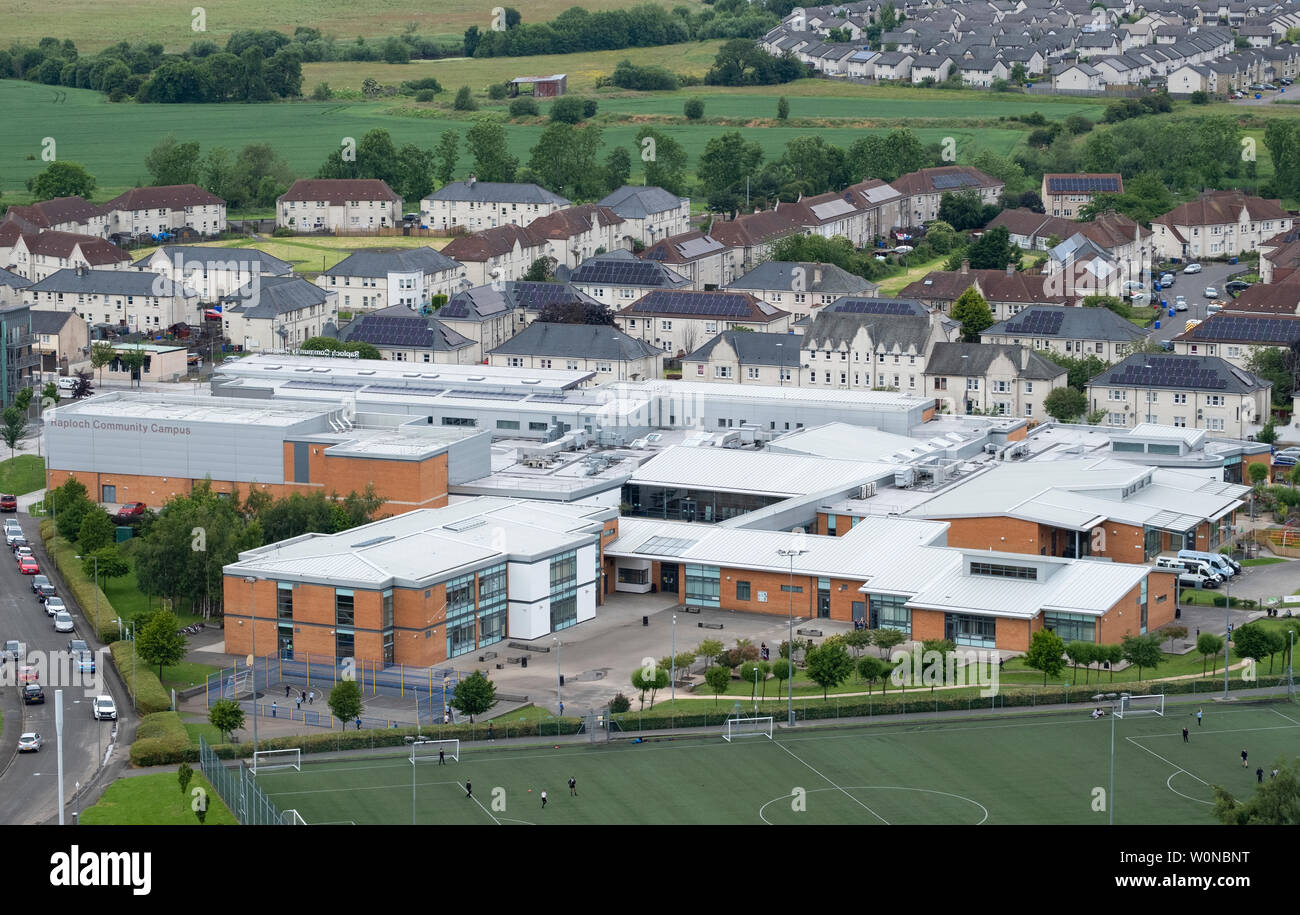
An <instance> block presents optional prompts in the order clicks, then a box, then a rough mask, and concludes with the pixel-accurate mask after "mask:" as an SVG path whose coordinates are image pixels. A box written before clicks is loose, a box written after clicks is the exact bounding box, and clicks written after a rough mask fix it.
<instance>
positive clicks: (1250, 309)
mask: <svg viewBox="0 0 1300 915" xmlns="http://www.w3.org/2000/svg"><path fill="white" fill-rule="evenodd" d="M1224 312H1225V313H1233V314H1248V315H1278V316H1283V317H1285V316H1287V315H1294V314H1300V276H1296V275H1295V274H1292V275H1290V276H1288V277H1287V278H1286V279H1284V280H1281V281H1280V282H1276V283H1271V284H1269V285H1263V284H1256V285H1254V286H1251V287H1249V288H1247V289H1246V290H1245V291H1243V292H1242V293H1241V294H1240V295H1238V296H1237V297H1236V298H1235V299H1229V300H1228V303H1227V306H1226V307H1225V308H1224Z"/></svg>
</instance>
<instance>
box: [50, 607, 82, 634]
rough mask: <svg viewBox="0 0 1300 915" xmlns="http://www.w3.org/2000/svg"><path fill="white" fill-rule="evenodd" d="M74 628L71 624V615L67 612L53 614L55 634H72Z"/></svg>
mask: <svg viewBox="0 0 1300 915" xmlns="http://www.w3.org/2000/svg"><path fill="white" fill-rule="evenodd" d="M76 628H77V627H76V624H75V623H73V622H72V614H71V613H69V612H68V611H67V610H64V611H63V612H62V613H56V614H54V631H55V632H74V631H75V630H76Z"/></svg>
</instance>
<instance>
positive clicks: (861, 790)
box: [257, 701, 1300, 825]
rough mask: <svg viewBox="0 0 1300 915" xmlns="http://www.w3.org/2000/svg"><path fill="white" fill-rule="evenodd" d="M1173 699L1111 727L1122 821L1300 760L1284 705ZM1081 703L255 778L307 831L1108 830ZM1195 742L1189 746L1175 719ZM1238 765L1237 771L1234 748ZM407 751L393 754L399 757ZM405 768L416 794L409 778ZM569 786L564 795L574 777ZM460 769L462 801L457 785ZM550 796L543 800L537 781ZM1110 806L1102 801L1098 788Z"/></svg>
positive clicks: (344, 763) (479, 753) (1158, 816)
mask: <svg viewBox="0 0 1300 915" xmlns="http://www.w3.org/2000/svg"><path fill="white" fill-rule="evenodd" d="M1203 707H1204V709H1205V718H1204V722H1203V724H1202V725H1201V726H1200V727H1198V726H1197V724H1196V718H1195V711H1196V708H1197V706H1195V705H1174V706H1170V707H1169V708H1167V710H1166V715H1165V717H1156V716H1150V717H1128V718H1124V719H1122V720H1115V721H1114V725H1115V794H1114V802H1115V822H1116V823H1126V824H1151V823H1157V824H1189V825H1191V824H1210V823H1212V822H1213V818H1212V816H1211V811H1212V804H1213V797H1214V795H1213V791H1212V788H1211V786H1212V785H1214V784H1221V785H1223V786H1225V787H1226V788H1228V789H1229V790H1230V791H1232V792H1233V793H1234V794H1235V795H1236V796H1237V797H1238V798H1244V797H1246V796H1248V795H1249V793H1250V792H1251V791H1252V790H1253V788H1254V786H1255V784H1256V776H1255V769H1256V767H1257V766H1263V767H1264V770H1265V778H1267V777H1268V773H1269V772H1270V771H1271V770H1272V768H1273V766H1274V764H1276V763H1277V762H1280V761H1281V759H1282V758H1283V757H1284V756H1295V755H1297V754H1300V709H1298V708H1297V705H1296V704H1295V703H1294V702H1283V701H1279V702H1234V703H1229V704H1218V703H1207V704H1206V705H1205V706H1203ZM1088 711H1090V710H1076V711H1071V712H1069V713H1060V714H1051V715H1035V716H1019V717H1005V718H997V719H986V720H981V719H958V720H946V721H930V722H925V723H920V722H918V723H914V724H910V725H909V724H897V725H872V726H865V727H858V728H840V729H817V730H812V729H802V728H801V729H796V730H794V731H789V730H786V729H784V728H778V729H777V731H776V733H775V739H768V738H767V737H764V736H758V737H748V738H744V739H737V740H733V741H731V742H727V741H724V740H722V738H721V736H720V735H719V736H711V737H703V736H700V737H695V736H692V737H689V738H676V739H669V738H666V737H662V738H653V737H651V738H649V739H647V740H646V742H644V743H633V742H632V741H630V740H626V739H624V740H614V741H608V742H606V741H601V742H597V743H592V744H588V743H565V744H560V745H559V747H558V748H557V747H553V746H551V745H547V746H527V747H522V746H492V745H483V744H475V745H473V746H472V748H471V747H470V746H469V745H467V744H461V749H460V760H459V762H453V761H451V760H450V759H449V760H448V763H447V765H445V766H439V765H438V763H437V760H436V758H433V759H432V760H431V761H421V762H420V763H419V764H418V765H417V766H416V767H414V771H413V767H412V765H411V762H410V759H409V756H408V755H407V754H409V750H398V749H395V750H394V755H393V756H389V757H375V756H365V757H360V756H359V757H355V758H349V759H344V760H338V759H335V760H331V761H320V760H315V761H313V760H312V759H311V757H310V756H307V755H305V756H303V758H302V768H301V771H296V770H293V769H280V770H272V771H264V772H262V773H261V774H259V775H258V777H257V780H258V782H259V784H260V785H261V787H262V789H263V790H264V791H265V792H266V793H267V794H268V795H269V796H270V797H271V799H272V800H273V801H274V802H275V803H276V804H277V805H278V806H279V807H280V808H281V809H282V810H287V809H290V808H293V809H296V810H297V811H298V813H299V814H300V815H301V816H302V817H303V819H304V820H305V821H306V822H307V823H308V824H313V823H315V824H321V823H340V822H343V823H349V822H355V823H357V824H404V823H411V822H412V805H413V801H414V817H415V819H414V821H415V822H416V823H419V824H438V825H473V824H483V825H492V824H499V825H518V824H530V825H531V824H543V823H557V824H627V823H646V824H651V823H653V824H696V823H698V824H712V823H722V824H731V823H742V824H755V825H761V824H764V823H768V824H773V825H778V824H809V825H811V824H828V825H842V824H879V825H883V824H968V825H976V824H1012V823H1028V824H1039V823H1041V824H1056V823H1061V824H1085V823H1090V824H1104V823H1106V822H1107V819H1108V811H1106V810H1105V809H1101V810H1095V809H1094V806H1095V805H1096V804H1097V801H1096V800H1095V798H1096V796H1097V795H1096V790H1097V789H1102V790H1104V789H1106V787H1107V784H1108V779H1109V771H1110V743H1111V725H1112V720H1111V719H1110V718H1103V719H1101V720H1093V719H1092V718H1090V717H1089V715H1088ZM1184 726H1186V727H1187V728H1188V729H1189V736H1190V741H1189V742H1188V743H1186V744H1185V743H1183V739H1182V728H1183V727H1184ZM1243 748H1245V749H1246V750H1248V752H1249V766H1248V767H1247V768H1243V767H1242V765H1241V751H1242V749H1243ZM398 754H401V755H398ZM413 775H414V791H413V789H412V776H413ZM570 776H572V777H574V778H575V779H576V780H577V789H578V797H570V795H569V789H568V779H569V777H570ZM466 779H468V780H470V781H471V782H472V784H473V797H472V798H469V797H467V796H466V792H465V788H464V783H465V781H466ZM543 790H545V791H546V792H547V794H548V804H547V807H546V809H545V810H543V809H542V806H541V792H542V791H543ZM1103 800H1104V798H1103Z"/></svg>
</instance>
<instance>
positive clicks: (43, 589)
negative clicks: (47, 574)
mask: <svg viewBox="0 0 1300 915" xmlns="http://www.w3.org/2000/svg"><path fill="white" fill-rule="evenodd" d="M58 593H59V591H58V589H57V588H55V587H54V583H53V582H50V583H47V584H43V585H41V586H40V587H39V588H37V589H36V599H37V600H39V601H40V602H41V603H44V602H45V601H46V600H47V599H49V598H51V597H54V596H56V595H57V594H58Z"/></svg>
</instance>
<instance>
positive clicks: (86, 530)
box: [77, 505, 116, 553]
mask: <svg viewBox="0 0 1300 915" xmlns="http://www.w3.org/2000/svg"><path fill="white" fill-rule="evenodd" d="M115 536H116V527H115V526H114V524H113V519H112V518H110V517H108V512H106V511H104V510H103V509H102V508H100V507H99V506H98V505H96V506H95V507H94V508H93V509H91V510H90V511H88V512H86V517H84V518H82V519H81V527H80V528H78V529H77V546H79V547H80V548H81V550H82V552H83V553H93V552H95V551H96V550H99V549H102V548H104V547H106V546H108V545H109V544H111V543H112V542H113V540H114V538H115Z"/></svg>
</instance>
